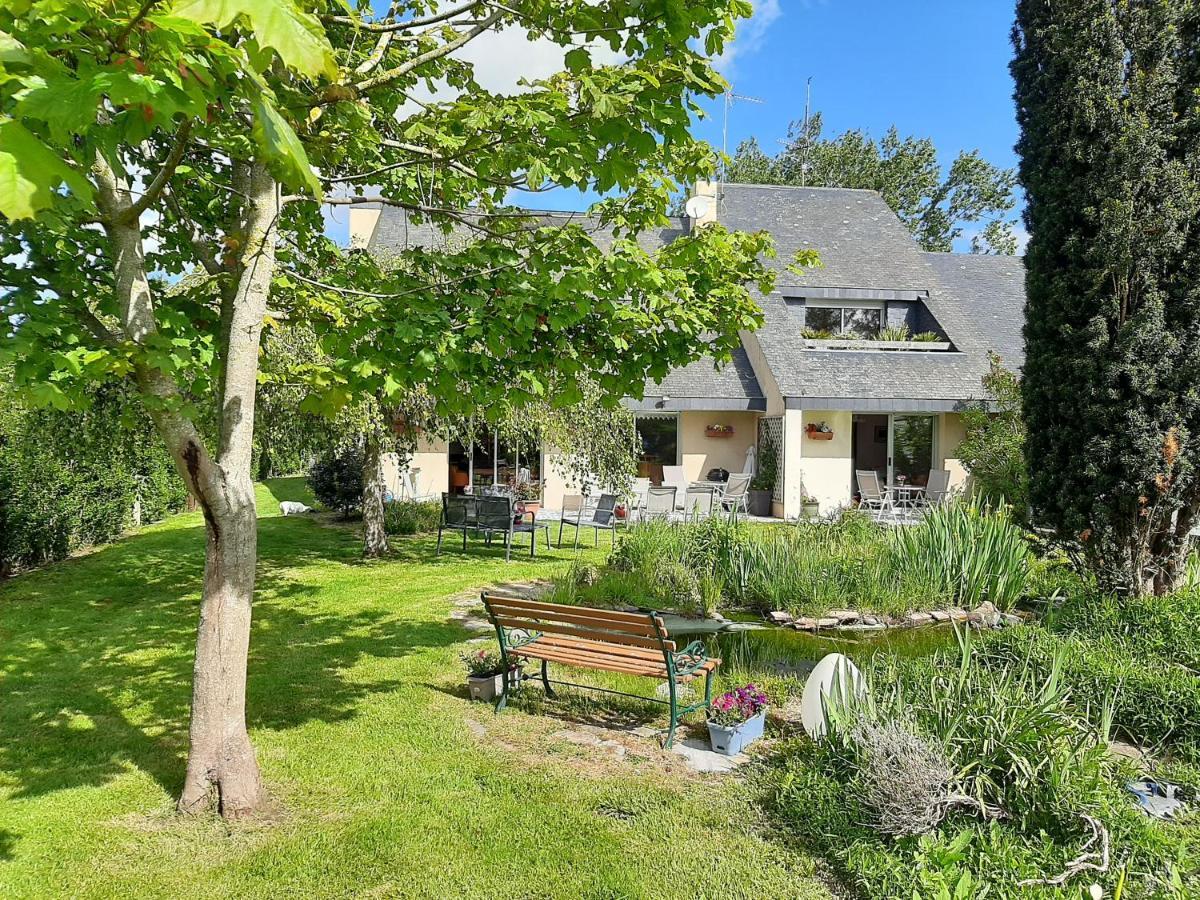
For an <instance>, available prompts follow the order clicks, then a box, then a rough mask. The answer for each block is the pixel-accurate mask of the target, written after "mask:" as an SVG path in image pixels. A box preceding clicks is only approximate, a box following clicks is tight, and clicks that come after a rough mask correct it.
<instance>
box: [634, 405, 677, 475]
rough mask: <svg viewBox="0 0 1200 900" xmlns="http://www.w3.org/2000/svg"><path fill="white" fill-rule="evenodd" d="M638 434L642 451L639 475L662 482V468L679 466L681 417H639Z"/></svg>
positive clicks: (639, 461)
mask: <svg viewBox="0 0 1200 900" xmlns="http://www.w3.org/2000/svg"><path fill="white" fill-rule="evenodd" d="M637 433H638V442H639V443H640V444H641V449H642V454H641V457H640V458H639V460H638V475H640V476H642V477H644V478H650V479H651V480H653V481H657V482H661V481H662V467H663V466H674V465H677V464H678V460H679V417H678V416H638V417H637Z"/></svg>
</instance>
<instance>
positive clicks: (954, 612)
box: [766, 600, 1022, 631]
mask: <svg viewBox="0 0 1200 900" xmlns="http://www.w3.org/2000/svg"><path fill="white" fill-rule="evenodd" d="M766 619H767V621H768V622H771V623H772V624H774V625H780V626H783V627H785V628H786V627H791V628H795V629H796V630H797V631H883V630H885V629H888V628H919V627H921V626H924V625H943V624H945V623H947V622H958V623H966V624H967V625H969V626H970V627H972V628H1003V627H1004V626H1006V625H1019V624H1020V623H1021V621H1022V619H1021V617H1020V616H1017V615H1014V614H1013V613H1002V612H1000V610H998V609H997V608H996V605H995V604H994V603H992V601H990V600H984V601H983V602H982V603H980V604H979V605H978V606H977V607H975V609H973V610H971V611H970V612H968V611H967V610H965V609H962V608H960V607H950V608H947V609H933V610H929V611H927V612H924V611H919V610H918V611H913V612H910V613H908V614H907V615H905V616H902V617H900V618H894V617H891V616H881V615H877V614H871V613H862V612H859V611H857V610H853V609H831V610H829V611H828V612H827V613H825V615H823V616H793V615H792V614H791V613H788V612H786V611H784V610H778V609H777V610H772V611H771V612H768V613H767V615H766Z"/></svg>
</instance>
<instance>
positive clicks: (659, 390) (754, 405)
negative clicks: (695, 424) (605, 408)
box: [626, 347, 767, 410]
mask: <svg viewBox="0 0 1200 900" xmlns="http://www.w3.org/2000/svg"><path fill="white" fill-rule="evenodd" d="M643 396H644V397H645V399H644V400H641V401H637V400H630V401H629V402H627V404H626V405H627V406H629V407H630V408H632V409H639V410H655V409H662V410H681V409H708V410H717V409H720V410H734V409H757V410H765V409H766V408H767V401H766V397H765V396H764V395H763V392H762V388H761V387H760V386H759V384H758V379H757V378H756V377H755V376H754V367H753V366H751V365H750V357H749V356H748V355H747V354H746V349H745V348H744V347H739V348H738V349H737V350H735V351H734V353H733V358H732V359H731V360H730V362H728V363H727V364H726V365H725V366H723V367H722V368H720V369H718V368H717V367H716V364H715V363H714V362H713V360H712V359H711V358H707V359H700V360H697V361H696V362H694V363H691V364H689V365H686V366H683V367H682V368H679V369H672V370H671V371H670V372H668V373H667V377H666V378H664V379H663V380H662V381H661V382H654V381H647V382H646V387H645V393H644V394H643ZM663 397H667V398H669V400H667V401H666V402H662V398H663Z"/></svg>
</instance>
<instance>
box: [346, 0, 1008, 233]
mask: <svg viewBox="0 0 1200 900" xmlns="http://www.w3.org/2000/svg"><path fill="white" fill-rule="evenodd" d="M754 3H755V14H754V17H753V18H752V19H749V20H745V21H743V22H742V23H741V25H740V27H739V30H738V37H737V39H736V40H735V41H734V44H733V46H732V47H731V48H729V49H727V51H726V53H725V56H724V58H723V59H722V60H720V62H719V66H718V67H719V68H720V69H721V71H722V72H723V73H724V74H725V76H726V78H728V79H729V80H730V82H731V83H732V84H733V87H734V90H735V91H736V92H737V93H739V94H743V95H747V96H751V97H756V98H758V99H760V100H761V101H762V102H761V103H749V102H738V103H735V105H734V106H733V109H732V111H731V113H730V119H729V151H730V153H732V152H733V150H734V149H735V148H736V147H737V145H738V143H739V142H740V141H741V140H743V139H744V138H747V137H750V136H756V137H757V138H758V139H759V143H760V144H761V145H762V147H763V149H764V150H765V151H767V152H768V153H775V152H777V151H778V150H779V149H780V145H779V143H778V141H779V140H781V139H783V138H785V137H786V136H787V131H788V125H789V123H790V122H791V121H793V120H794V119H799V118H801V117H802V116H803V114H804V86H805V81H806V79H808V78H809V77H811V78H812V80H813V81H812V96H813V110H814V111H819V112H821V113H822V115H823V117H824V122H825V133H826V134H827V135H834V134H838V133H841V132H842V131H845V130H847V129H850V128H862V129H865V130H867V131H868V132H870V133H871V134H872V135H873V136H875V137H881V136H882V135H883V134H884V133H885V132H886V131H887V129H888V128H889V127H890V126H891V125H893V124H895V125H896V126H897V127H898V128H899V129H900V132H901V133H902V134H905V135H909V134H912V135H917V136H919V137H931V138H933V140H934V143H935V144H936V145H937V147H938V149H939V152H940V153H941V154H942V162H943V164H945V165H948V164H949V163H950V161H952V160H953V158H954V157H955V156H956V155H957V154H958V152H959V151H960V150H971V149H978V150H980V151H981V152H982V153H983V155H984V157H985V158H986V159H987V160H989V161H990V162H993V163H996V164H997V165H1001V166H1014V165H1016V158H1015V155H1014V152H1013V144H1014V143H1015V142H1016V139H1017V125H1016V119H1015V115H1014V110H1013V101H1012V81H1011V78H1010V77H1009V74H1008V62H1009V58H1010V56H1011V47H1010V44H1009V30H1010V28H1011V27H1012V21H1013V9H1014V4H1013V0H754ZM562 52H563V51H562V48H560V47H556V46H554V45H552V44H550V43H549V42H538V43H534V44H530V43H529V42H528V41H527V40H526V39H525V37H524V35H523V34H522V33H519V30H517V29H513V30H511V31H509V32H507V33H502V34H499V35H493V34H489V35H485V36H484V37H483V38H480V39H479V40H477V41H475V42H472V43H471V44H469V45H467V48H466V54H465V55H466V58H467V59H469V60H470V61H471V62H472V63H474V65H475V68H476V77H477V78H478V79H479V80H480V82H481V83H483V84H484V85H485V86H487V87H488V88H490V89H492V90H497V91H506V90H516V89H517V87H516V82H517V79H519V78H521V77H529V78H538V77H545V76H547V75H549V74H551V73H552V72H555V71H557V70H558V69H560V68H561V65H562ZM706 106H707V107H708V109H709V117H708V118H707V119H704V120H701V121H700V122H698V123H697V125H696V132H697V134H698V135H699V136H701V137H703V138H705V139H706V140H708V141H709V142H710V143H712V144H713V145H714V146H716V147H719V146H720V145H721V125H722V103H721V102H720V101H714V102H711V103H708V104H706ZM588 199H589V198H587V197H584V196H581V195H579V194H577V193H575V192H568V191H553V192H550V193H547V194H539V195H534V196H528V195H526V196H524V197H522V196H519V195H518V196H514V197H513V201H514V202H517V203H526V204H528V205H529V206H533V207H538V208H542V209H547V208H557V209H583V208H585V207H586V206H587V201H588ZM345 219H346V214H345V210H344V209H340V210H336V211H334V212H333V213H332V215H330V216H329V226H330V227H329V233H330V235H331V236H333V237H335V239H340V240H342V241H345V240H346V238H347V237H348V232H347V229H346V224H345ZM967 243H968V241H967V240H963V241H960V245H961V246H959V247H957V248H956V249H965V245H966V244H967Z"/></svg>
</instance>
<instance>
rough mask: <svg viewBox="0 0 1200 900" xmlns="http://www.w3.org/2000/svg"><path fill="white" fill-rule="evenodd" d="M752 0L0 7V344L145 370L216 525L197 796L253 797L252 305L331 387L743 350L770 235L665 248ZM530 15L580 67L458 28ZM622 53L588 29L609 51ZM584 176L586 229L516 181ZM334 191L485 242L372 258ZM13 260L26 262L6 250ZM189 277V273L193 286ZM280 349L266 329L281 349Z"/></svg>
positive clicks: (702, 169) (518, 380)
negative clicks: (487, 79) (332, 236)
mask: <svg viewBox="0 0 1200 900" xmlns="http://www.w3.org/2000/svg"><path fill="white" fill-rule="evenodd" d="M750 12H751V8H750V4H749V3H748V2H746V0H700V2H692V3H681V2H678V0H599V2H597V0H506V2H504V3H500V2H496V0H462V2H433V0H394V2H393V3H392V4H391V5H390V6H389V7H388V8H387V9H386V10H385V11H384V12H383V13H382V14H379V15H376V13H375V12H374V10H373V9H372V7H371V5H370V4H369V3H366V2H362V3H361V4H360V5H359V6H354V5H353V4H350V3H348V2H346V0H269V2H268V0H171V2H158V0H15V2H9V3H7V4H5V5H4V7H3V8H0V259H4V260H5V263H4V266H5V268H4V277H3V281H4V283H5V284H6V285H9V286H10V289H9V290H8V292H7V293H5V294H4V295H3V297H2V298H0V315H2V316H3V320H4V321H5V322H7V323H9V326H8V327H6V328H5V329H4V330H3V331H2V332H0V353H2V354H3V355H4V356H5V357H6V358H11V359H12V360H13V365H14V369H13V371H14V380H15V382H16V384H17V385H18V386H19V387H20V388H21V389H22V390H24V391H25V392H26V393H27V395H28V396H29V397H30V398H32V399H33V400H34V401H36V402H40V403H44V404H53V405H57V406H63V407H67V406H70V405H72V404H75V403H79V402H82V401H84V400H85V399H86V396H87V386H88V385H89V384H90V383H92V382H95V381H99V380H107V379H113V378H116V379H127V380H130V381H131V382H132V383H133V384H134V385H135V386H136V390H137V392H138V394H139V396H140V398H141V400H142V402H143V403H144V405H145V407H146V409H147V411H148V412H149V414H150V416H151V418H152V419H153V421H154V423H155V426H156V429H157V431H158V433H159V435H160V436H161V437H162V439H163V441H164V443H165V445H166V447H167V449H168V450H169V452H170V453H171V455H172V458H173V459H174V462H175V465H176V466H177V468H178V470H179V471H180V473H181V474H182V476H183V477H184V479H185V481H186V482H187V484H188V487H189V489H190V490H191V492H192V493H193V494H194V495H195V496H196V498H197V500H198V503H199V505H200V507H201V509H202V511H203V512H204V515H205V520H206V524H207V563H206V568H205V586H204V598H203V601H202V604H201V612H200V625H199V632H198V639H197V650H196V670H195V671H196V677H195V681H194V689H193V702H192V729H191V752H190V755H189V761H188V772H187V776H186V778H185V783H184V788H183V794H182V797H181V801H180V806H181V808H182V809H184V810H188V811H197V810H202V809H206V808H209V807H210V806H212V805H213V804H216V805H218V806H219V807H220V809H221V810H222V812H224V813H225V814H227V815H231V816H237V815H242V814H245V813H248V812H250V811H252V810H253V809H254V808H255V807H256V806H257V804H258V802H259V800H260V798H261V796H262V793H261V785H260V782H259V776H258V768H257V764H256V763H255V761H254V753H253V748H252V747H251V745H250V742H249V739H248V736H247V733H246V728H245V669H246V660H247V653H248V644H249V634H250V617H251V600H252V596H253V588H254V574H255V573H254V569H255V566H254V559H255V553H256V526H255V510H254V491H253V484H252V480H251V474H252V470H251V464H252V455H253V445H254V440H253V436H254V411H255V404H256V394H257V377H258V373H259V359H260V354H261V352H262V346H261V336H262V331H263V328H264V327H265V326H266V325H268V324H269V323H270V321H271V320H294V321H297V322H303V323H305V324H307V325H308V326H310V327H311V328H312V329H313V332H314V334H315V335H316V338H317V340H318V342H319V345H320V350H321V355H320V356H319V357H317V358H314V360H313V363H312V365H311V366H310V367H309V368H308V370H307V371H306V372H305V373H304V381H303V383H304V384H305V386H306V391H307V393H308V394H309V395H310V396H311V405H312V408H316V409H320V410H322V411H326V412H333V411H336V410H338V409H340V408H342V407H344V406H346V405H347V404H349V403H352V402H354V401H355V400H356V399H358V398H361V397H364V396H371V397H378V398H382V399H383V400H385V401H387V400H390V399H391V398H398V397H403V396H404V395H405V393H406V392H407V391H409V390H411V389H414V388H418V387H420V388H422V389H424V390H427V391H428V392H429V394H430V395H431V396H432V397H434V398H435V401H436V405H437V408H438V411H439V412H440V413H444V414H453V413H455V412H461V411H463V410H465V409H467V408H469V407H474V406H477V405H479V406H484V407H490V406H493V405H495V401H497V400H499V399H501V398H508V399H512V400H517V401H520V400H523V399H527V398H540V397H543V396H545V395H546V391H547V384H548V383H549V378H548V376H547V373H550V372H553V373H555V378H556V379H557V380H556V382H555V383H556V385H557V386H558V387H559V394H558V397H557V399H558V401H559V402H562V403H569V402H570V401H572V400H573V399H574V398H575V397H577V396H578V395H579V389H578V381H579V379H581V378H589V379H592V380H594V381H595V382H596V383H597V384H598V385H599V386H600V389H601V390H602V391H603V392H605V393H606V394H623V393H637V392H639V391H640V389H641V386H642V384H643V383H644V380H645V379H646V378H647V377H648V376H653V377H661V376H662V375H663V374H665V372H666V371H667V370H668V369H669V368H670V367H671V366H675V365H679V364H681V363H686V362H688V361H690V360H692V359H695V358H698V357H700V356H702V355H704V354H707V353H715V354H716V355H717V356H718V357H720V356H723V355H727V354H728V353H729V351H730V350H731V349H732V348H734V347H735V346H736V345H737V341H738V338H737V333H738V330H739V329H742V328H751V327H754V326H756V325H757V323H758V322H759V321H760V311H759V310H758V308H757V307H756V306H755V304H754V302H753V300H752V299H751V296H750V293H749V290H748V285H749V284H750V283H758V285H759V287H761V288H763V289H764V290H765V289H768V288H769V287H770V282H771V275H770V272H769V271H768V270H767V269H765V267H763V265H762V264H761V262H760V256H761V255H762V254H764V253H765V252H767V251H768V250H769V241H768V239H767V238H766V237H765V236H763V235H747V234H736V233H730V232H728V231H726V230H724V229H723V228H721V227H719V226H712V227H707V228H704V229H700V230H697V231H695V232H693V233H690V234H687V235H685V236H683V237H681V238H680V239H678V240H676V241H675V242H673V243H672V244H670V245H669V246H668V247H666V248H664V249H662V250H660V251H658V252H648V251H647V250H645V249H643V248H642V246H641V245H640V244H639V243H638V241H637V240H636V238H637V234H638V233H639V232H640V231H642V230H644V229H647V228H651V227H659V226H662V225H665V224H666V219H665V213H666V209H667V204H668V199H669V197H670V196H671V195H672V193H673V192H674V191H676V190H677V189H678V186H679V183H680V181H683V182H688V181H691V180H693V179H696V178H699V177H702V176H704V175H706V174H708V172H709V169H710V167H711V160H712V152H711V149H710V148H709V147H707V146H706V145H705V144H703V143H702V142H700V141H698V140H696V139H695V138H693V137H692V135H691V134H690V131H689V126H690V124H691V117H692V115H694V114H697V113H698V112H699V108H698V106H697V105H696V98H697V97H701V96H710V97H711V96H716V95H718V94H719V93H720V92H721V91H722V90H724V87H725V84H724V82H723V81H722V79H721V78H720V77H719V76H718V75H717V74H716V72H715V71H714V70H713V69H712V67H711V65H710V60H711V58H713V57H714V56H716V55H717V54H719V53H720V52H721V50H722V48H723V47H724V46H725V43H726V42H727V41H728V40H729V39H730V38H731V37H732V33H733V25H734V22H735V20H736V19H737V18H738V17H741V16H746V15H749V13H750ZM508 29H515V30H516V31H518V32H519V33H524V34H526V35H528V36H530V37H534V38H538V39H540V40H543V41H549V42H551V43H552V44H555V45H557V46H560V47H561V48H562V49H563V54H564V56H563V59H564V63H563V68H562V70H561V71H559V72H557V73H556V74H554V75H552V76H550V77H547V78H544V79H539V80H536V81H530V82H528V83H525V84H524V85H522V87H521V89H520V90H519V91H517V92H515V93H511V94H501V93H497V92H493V91H490V90H488V89H486V88H485V87H484V86H482V85H481V84H480V83H479V82H478V80H477V79H476V77H475V72H474V68H473V66H472V64H471V63H470V62H469V61H468V59H467V57H466V56H465V55H464V53H463V50H464V48H465V47H467V46H468V45H470V43H471V42H472V41H475V40H478V39H480V38H481V36H486V35H488V34H494V33H497V32H500V31H504V30H508ZM601 50H603V51H604V52H603V53H601V52H600V51H601ZM551 186H555V187H566V188H578V189H588V190H592V191H595V192H596V193H597V194H598V195H600V196H602V197H603V199H602V200H600V201H599V202H598V203H596V204H595V205H594V206H593V208H592V213H593V214H594V216H595V221H596V222H598V223H599V226H598V227H602V228H604V229H605V230H606V231H607V232H609V233H610V234H611V237H612V239H611V240H610V241H607V242H605V248H604V249H601V247H600V245H599V244H598V243H597V242H596V241H594V240H593V236H592V235H591V234H589V233H588V229H587V228H585V227H584V226H583V225H581V224H579V223H568V224H566V225H561V224H556V225H553V226H548V225H546V224H545V223H543V222H541V221H540V220H539V219H537V218H536V217H530V216H529V215H527V214H525V213H524V212H523V211H520V210H516V209H513V208H511V207H509V206H507V205H506V203H507V199H508V197H509V194H510V192H511V191H512V190H513V189H515V188H520V189H524V190H530V191H540V190H543V189H545V188H548V187H551ZM322 203H330V204H337V205H341V206H354V205H358V204H363V203H385V204H389V205H393V206H397V207H401V208H403V209H405V210H407V211H408V213H409V214H410V215H411V216H413V218H414V221H425V220H428V221H432V222H433V223H434V224H435V225H437V226H438V227H442V228H445V229H451V228H453V227H456V226H457V227H463V228H467V229H469V230H470V231H471V232H472V234H473V235H475V236H476V239H475V240H472V241H470V242H468V243H466V244H464V245H462V246H454V247H450V248H447V249H441V250H439V249H432V248H417V247H413V248H409V249H407V250H406V251H405V253H404V255H405V264H404V265H401V266H393V267H384V266H382V265H381V264H380V262H379V261H378V260H375V259H374V258H372V257H370V256H368V255H366V254H363V253H356V254H355V253H352V254H344V253H342V251H341V250H339V248H337V247H336V246H335V245H334V244H333V243H332V242H331V241H329V240H328V239H327V238H326V237H325V236H324V233H323V222H322ZM14 261H15V262H14ZM182 276H194V277H187V278H183V280H180V278H181V277H182ZM268 349H269V348H268Z"/></svg>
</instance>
